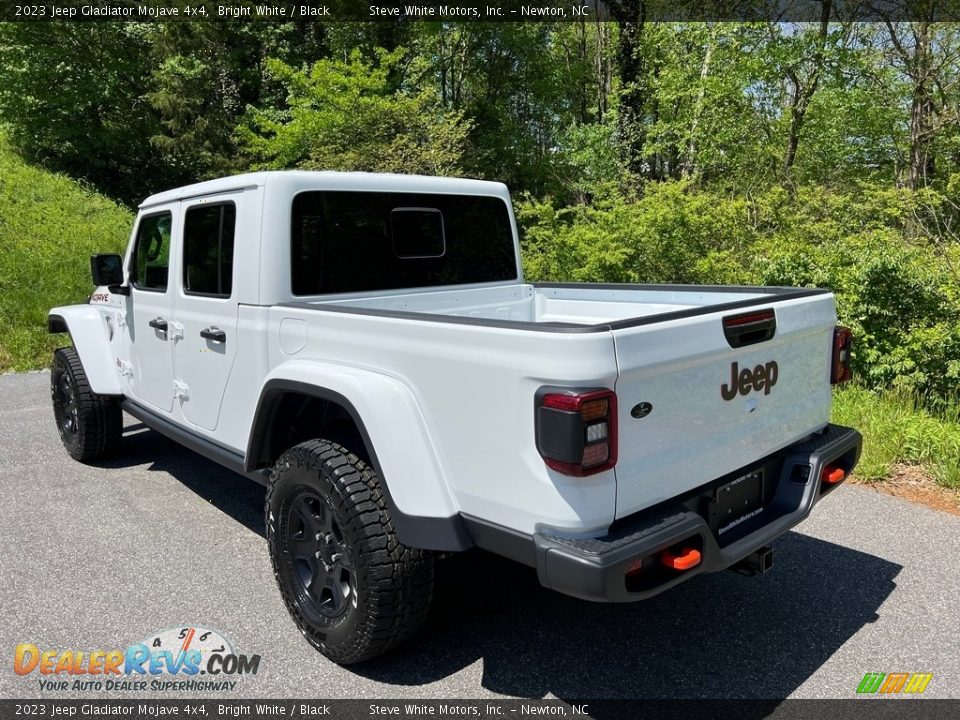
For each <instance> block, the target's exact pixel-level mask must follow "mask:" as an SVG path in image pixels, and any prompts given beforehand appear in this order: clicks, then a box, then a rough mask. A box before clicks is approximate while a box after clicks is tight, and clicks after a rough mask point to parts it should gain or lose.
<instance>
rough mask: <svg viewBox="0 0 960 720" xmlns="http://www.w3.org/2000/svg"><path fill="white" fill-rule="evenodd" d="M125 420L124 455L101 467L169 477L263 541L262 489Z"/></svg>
mask: <svg viewBox="0 0 960 720" xmlns="http://www.w3.org/2000/svg"><path fill="white" fill-rule="evenodd" d="M124 419H125V420H126V421H127V422H126V424H125V425H124V428H123V451H122V452H121V453H120V456H119V457H118V458H116V459H115V460H110V461H107V462H105V463H103V464H102V467H110V468H122V467H131V466H133V465H148V468H149V469H150V470H159V471H162V472H166V473H169V474H170V475H172V476H173V477H174V478H175V479H176V480H177V481H178V482H180V483H181V484H182V485H183V486H184V487H186V488H188V489H189V490H192V491H193V492H194V493H196V494H197V495H199V496H200V497H202V498H203V499H204V500H206V501H207V502H209V503H210V504H212V505H213V506H214V507H216V508H218V509H219V510H221V511H222V512H224V513H226V514H227V515H229V516H230V517H232V518H233V519H234V520H236V521H237V522H239V523H240V524H241V525H243V526H244V527H246V528H247V529H249V530H252V531H253V532H255V533H257V534H258V535H260V536H261V537H264V538H265V537H266V531H265V529H264V525H263V500H264V488H263V486H261V485H258V484H257V483H256V482H254V481H253V480H251V479H250V478H247V477H244V476H243V475H238V474H237V473H235V472H232V471H230V470H227V469H226V468H224V467H221V466H220V465H218V464H217V463H215V462H213V461H212V460H207V458H205V457H203V456H201V455H198V454H196V453H195V452H192V451H190V450H187V449H186V448H184V447H182V446H181V445H178V444H177V443H175V442H174V441H172V440H169V439H167V438H166V437H164V436H163V435H161V434H160V433H158V432H155V431H153V430H150V429H149V428H147V427H146V426H145V425H143V424H142V423H139V422H136V421H131V419H130V418H129V417H128V416H125V417H124Z"/></svg>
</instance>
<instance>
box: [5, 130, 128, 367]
mask: <svg viewBox="0 0 960 720" xmlns="http://www.w3.org/2000/svg"><path fill="white" fill-rule="evenodd" d="M132 222H133V215H132V213H130V211H129V210H127V209H125V208H123V207H121V206H120V205H118V204H117V203H115V202H113V201H111V200H108V199H107V198H105V197H103V196H102V195H98V194H97V193H95V192H92V191H90V190H88V189H86V188H84V187H83V186H82V185H80V184H79V183H77V182H75V181H73V180H70V179H69V178H66V177H64V176H62V175H56V174H54V173H51V172H47V171H45V170H42V169H39V168H36V167H32V166H30V165H28V164H26V163H25V162H24V161H23V160H21V159H20V158H19V157H18V156H17V154H16V153H15V152H14V151H13V150H12V149H11V148H10V146H9V145H8V144H7V142H6V141H5V140H4V138H3V137H2V136H0V372H5V371H9V370H31V369H35V368H41V367H46V366H47V365H49V364H50V353H51V351H52V349H53V348H55V347H57V346H58V345H63V344H64V338H63V337H62V336H50V335H48V334H47V329H46V317H47V311H48V310H49V309H50V308H51V307H54V306H57V305H67V304H73V303H78V302H83V301H84V300H85V299H86V297H87V295H89V294H90V292H91V290H92V289H93V285H92V283H91V280H90V255H91V254H93V253H95V252H122V251H123V248H124V246H125V245H126V240H127V237H128V236H129V233H130V227H131V225H132Z"/></svg>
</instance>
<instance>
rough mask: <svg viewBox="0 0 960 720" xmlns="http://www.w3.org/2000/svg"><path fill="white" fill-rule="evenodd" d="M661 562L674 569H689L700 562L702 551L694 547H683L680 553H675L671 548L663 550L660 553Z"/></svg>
mask: <svg viewBox="0 0 960 720" xmlns="http://www.w3.org/2000/svg"><path fill="white" fill-rule="evenodd" d="M660 562H661V564H663V565H664V566H665V567H668V568H673V569H674V570H689V569H690V568H694V567H696V566H697V565H699V564H700V551H699V550H696V549H694V548H683V550H681V551H680V553H679V554H674V553H672V552H670V551H669V550H663V551H661V553H660Z"/></svg>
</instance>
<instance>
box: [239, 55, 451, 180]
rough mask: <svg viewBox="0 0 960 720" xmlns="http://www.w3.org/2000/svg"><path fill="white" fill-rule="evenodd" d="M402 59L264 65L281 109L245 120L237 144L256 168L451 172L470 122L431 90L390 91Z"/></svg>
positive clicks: (353, 57) (380, 57)
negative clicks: (281, 93) (278, 89)
mask: <svg viewBox="0 0 960 720" xmlns="http://www.w3.org/2000/svg"><path fill="white" fill-rule="evenodd" d="M402 57H403V56H402V51H395V52H393V53H387V52H380V53H378V62H377V64H376V65H370V64H368V63H367V62H366V61H365V60H364V59H363V58H362V56H361V54H360V53H359V52H354V53H353V54H351V56H350V59H349V60H347V61H341V60H321V61H319V62H317V63H314V65H313V66H312V67H311V68H309V69H304V70H296V69H294V68H292V67H290V66H289V65H286V64H285V63H283V62H281V61H279V60H271V61H269V62H268V63H267V69H268V72H269V73H270V74H271V76H272V78H273V79H274V80H276V81H277V82H279V83H280V84H281V85H282V86H283V87H284V88H285V90H286V94H287V96H286V107H285V108H283V109H274V108H261V109H251V110H250V112H249V113H248V114H247V117H246V119H245V124H244V125H243V126H241V128H240V130H239V138H240V143H241V145H242V147H243V148H244V149H245V150H246V152H247V153H248V154H249V155H250V157H251V159H252V160H253V165H254V167H258V168H291V167H299V168H305V169H311V170H321V169H322V170H366V171H372V172H396V173H418V174H424V175H450V174H456V173H457V171H458V170H459V167H460V163H461V160H462V156H463V152H464V148H465V143H466V137H467V133H468V132H469V124H468V123H466V122H465V121H464V119H463V117H462V116H461V115H460V114H458V113H455V112H451V111H447V110H444V109H443V108H442V107H440V106H439V104H438V102H437V99H436V97H435V96H434V95H433V93H431V92H429V91H421V92H418V93H416V94H407V93H404V92H400V91H394V90H393V89H392V88H391V82H390V77H391V74H392V72H393V70H394V69H395V68H396V66H397V64H398V63H399V62H400V61H401V60H402Z"/></svg>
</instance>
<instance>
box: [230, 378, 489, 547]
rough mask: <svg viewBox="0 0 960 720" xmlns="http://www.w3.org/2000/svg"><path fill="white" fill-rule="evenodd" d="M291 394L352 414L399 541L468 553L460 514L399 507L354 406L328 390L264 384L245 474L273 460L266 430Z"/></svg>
mask: <svg viewBox="0 0 960 720" xmlns="http://www.w3.org/2000/svg"><path fill="white" fill-rule="evenodd" d="M288 393H295V394H299V395H305V396H307V397H314V398H318V399H320V400H327V401H329V402H333V403H336V404H337V405H339V406H340V407H342V408H343V409H344V410H345V411H346V412H347V413H348V414H349V415H350V418H351V419H352V420H353V422H354V424H355V425H356V426H357V430H358V431H359V432H360V437H361V439H362V440H363V443H364V445H365V446H366V450H367V455H368V456H369V457H370V463H371V464H372V465H373V469H374V470H375V471H376V472H377V475H378V476H379V477H380V480H381V482H380V487H381V488H382V489H383V495H384V498H385V499H386V501H387V507H388V508H389V510H390V519H391V520H392V522H393V527H394V529H395V530H396V532H397V537H398V538H399V539H400V542H402V543H404V544H405V545H409V546H411V547H418V548H423V549H424V550H441V551H460V550H467V549H469V548H470V547H472V546H473V541H472V539H471V537H470V534H469V533H468V532H467V529H466V527H465V525H464V523H463V521H462V520H461V518H460V515H459V514H458V515H452V516H450V517H423V516H420V515H408V514H406V513H403V512H401V511H400V510H399V508H397V504H396V503H395V502H394V500H393V496H392V495H391V494H390V483H389V481H388V479H387V477H386V476H385V475H384V473H383V467H382V466H381V465H380V461H379V460H378V459H377V453H376V449H375V448H374V446H373V442H372V441H371V440H370V435H369V433H368V432H367V428H366V426H365V425H364V423H363V420H362V418H361V417H360V414H359V413H358V412H357V409H356V408H355V407H354V406H353V403H351V402H350V401H349V400H348V399H347V398H346V397H344V396H343V395H341V394H340V393H338V392H335V391H333V390H329V389H327V388H323V387H317V386H315V385H310V384H307V383H302V382H297V381H294V380H282V379H278V380H270V381H268V382H267V384H266V385H264V388H263V392H262V393H261V395H260V400H259V402H258V403H257V411H256V414H255V415H254V420H253V429H252V430H251V432H250V442H249V444H248V445H247V454H246V456H245V461H244V470H245V471H246V472H248V473H249V472H252V471H256V470H257V469H259V468H262V467H263V466H264V465H265V464H266V463H267V462H269V460H270V459H269V458H264V457H263V455H262V452H263V449H264V445H265V442H264V436H265V434H266V432H267V429H268V428H269V427H270V426H271V425H272V424H273V422H274V421H275V417H274V413H275V410H276V408H277V407H278V405H279V403H278V401H279V400H280V398H282V397H283V396H284V395H286V394H288Z"/></svg>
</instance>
